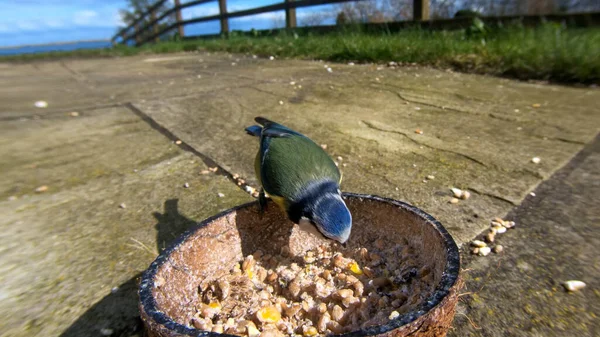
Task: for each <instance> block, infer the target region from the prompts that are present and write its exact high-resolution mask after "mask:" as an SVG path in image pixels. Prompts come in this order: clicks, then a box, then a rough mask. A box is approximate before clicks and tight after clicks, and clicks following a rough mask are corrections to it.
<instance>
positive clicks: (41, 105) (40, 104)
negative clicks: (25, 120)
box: [35, 101, 48, 108]
mask: <svg viewBox="0 0 600 337" xmlns="http://www.w3.org/2000/svg"><path fill="white" fill-rule="evenodd" d="M35 107H36V108H47V107H48V102H46V101H37V102H35Z"/></svg>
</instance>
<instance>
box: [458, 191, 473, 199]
mask: <svg viewBox="0 0 600 337" xmlns="http://www.w3.org/2000/svg"><path fill="white" fill-rule="evenodd" d="M470 197H471V192H469V191H462V194H461V196H460V198H461V199H463V200H467V199H469V198H470Z"/></svg>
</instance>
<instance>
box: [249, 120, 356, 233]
mask: <svg viewBox="0 0 600 337" xmlns="http://www.w3.org/2000/svg"><path fill="white" fill-rule="evenodd" d="M255 121H256V122H257V123H259V124H260V125H262V126H259V125H253V126H249V127H247V128H246V132H247V133H248V134H250V135H252V136H256V137H259V139H260V147H259V150H258V154H257V155H256V160H255V162H254V169H255V171H256V176H257V178H258V180H259V182H260V185H261V191H260V197H259V201H260V204H261V209H262V207H264V206H265V205H266V199H265V198H266V196H269V197H270V198H271V199H272V200H273V201H274V202H275V203H276V204H277V205H278V206H279V207H280V208H281V209H282V210H283V211H284V212H286V213H287V216H288V218H289V219H290V220H291V221H293V222H295V223H298V224H299V223H300V221H301V220H304V221H305V220H308V221H310V223H311V224H313V225H314V226H315V227H316V228H317V229H318V230H319V232H321V233H322V234H323V235H324V236H326V237H328V238H330V239H333V240H336V241H339V242H340V243H345V242H346V241H347V240H348V237H349V236H350V231H351V229H352V215H351V214H350V211H349V210H348V207H347V206H346V204H345V203H344V200H343V199H342V195H341V191H340V183H341V181H342V175H341V174H340V171H339V170H338V167H337V166H336V165H335V163H334V161H333V160H332V159H331V157H329V155H327V153H325V151H323V149H322V148H321V147H320V146H319V145H317V144H316V143H315V142H313V141H312V140H310V139H309V138H308V137H306V136H304V135H302V134H301V133H298V132H296V131H294V130H291V129H289V128H287V127H285V126H283V125H281V124H278V123H275V122H272V121H270V120H268V119H266V118H263V117H256V118H255Z"/></svg>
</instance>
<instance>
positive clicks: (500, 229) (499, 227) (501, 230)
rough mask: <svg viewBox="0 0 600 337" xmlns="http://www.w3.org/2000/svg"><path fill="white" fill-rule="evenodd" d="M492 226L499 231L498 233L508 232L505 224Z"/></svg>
mask: <svg viewBox="0 0 600 337" xmlns="http://www.w3.org/2000/svg"><path fill="white" fill-rule="evenodd" d="M492 228H493V229H495V230H496V233H498V234H502V233H506V227H504V226H497V227H492Z"/></svg>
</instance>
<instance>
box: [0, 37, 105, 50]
mask: <svg viewBox="0 0 600 337" xmlns="http://www.w3.org/2000/svg"><path fill="white" fill-rule="evenodd" d="M95 42H110V38H107V39H87V40H85V39H84V40H73V41H57V42H45V43H27V44H20V45H14V46H0V49H18V48H26V47H44V46H61V45H66V44H78V43H95Z"/></svg>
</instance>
